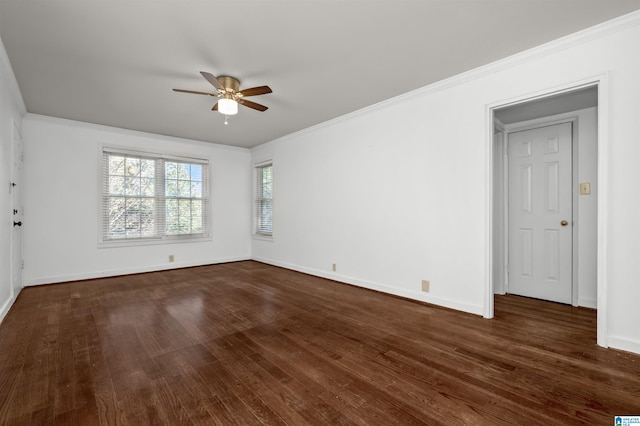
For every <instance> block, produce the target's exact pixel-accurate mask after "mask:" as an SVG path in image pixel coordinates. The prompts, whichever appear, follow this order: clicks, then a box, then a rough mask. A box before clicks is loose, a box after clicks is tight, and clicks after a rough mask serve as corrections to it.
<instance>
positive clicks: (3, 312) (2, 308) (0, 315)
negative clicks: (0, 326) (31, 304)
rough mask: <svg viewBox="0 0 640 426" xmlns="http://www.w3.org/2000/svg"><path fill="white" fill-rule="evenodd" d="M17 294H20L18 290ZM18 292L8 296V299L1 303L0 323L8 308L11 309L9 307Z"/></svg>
mask: <svg viewBox="0 0 640 426" xmlns="http://www.w3.org/2000/svg"><path fill="white" fill-rule="evenodd" d="M18 294H20V292H19V291H18ZM18 294H16V295H14V296H13V297H10V298H9V299H7V300H6V301H5V302H4V304H3V305H2V307H1V308H0V323H1V322H2V320H4V317H5V316H6V315H7V313H8V312H9V309H11V307H12V306H13V303H14V302H15V301H16V299H17V298H18Z"/></svg>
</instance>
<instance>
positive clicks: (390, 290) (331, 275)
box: [252, 256, 482, 315]
mask: <svg viewBox="0 0 640 426" xmlns="http://www.w3.org/2000/svg"><path fill="white" fill-rule="evenodd" d="M252 259H253V260H255V261H257V262H262V263H266V264H269V265H274V266H279V267H281V268H285V269H290V270H292V271H297V272H302V273H305V274H309V275H314V276H316V277H321V278H327V279H329V280H333V281H338V282H341V283H345V284H351V285H355V286H358V287H363V288H368V289H370V290H376V291H379V292H382V293H387V294H393V295H395V296H400V297H406V298H407V299H412V300H417V301H420V302H426V303H431V304H433V305H438V306H442V307H445V308H450V309H455V310H457V311H463V312H468V313H470V314H475V315H482V306H476V305H469V304H466V303H460V302H457V301H455V300H450V299H445V298H440V297H433V296H429V295H426V294H424V293H420V292H415V291H409V290H404V289H400V288H397V287H391V286H388V285H385V284H380V283H375V282H371V281H364V280H361V279H358V278H353V277H348V276H344V275H340V274H336V273H335V272H328V271H322V270H319V269H313V268H308V267H305V266H299V265H294V264H290V263H285V262H280V261H276V260H272V259H266V258H262V257H255V256H254V257H253V258H252Z"/></svg>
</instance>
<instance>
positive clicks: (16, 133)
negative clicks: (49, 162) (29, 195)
mask: <svg viewBox="0 0 640 426" xmlns="http://www.w3.org/2000/svg"><path fill="white" fill-rule="evenodd" d="M11 122H12V129H11V132H12V135H11V181H12V182H13V183H15V182H16V181H17V182H18V186H15V187H14V186H12V187H11V208H12V209H19V212H20V214H19V216H18V217H16V216H15V215H14V214H12V215H11V218H12V221H15V220H17V219H19V220H24V214H23V212H22V206H23V205H24V202H23V201H21V203H22V205H20V206H16V205H15V204H14V200H15V195H14V192H15V191H22V186H23V183H24V179H23V176H22V168H23V167H24V165H23V164H21V165H20V169H19V170H16V167H15V158H16V155H17V154H19V155H20V156H21V157H22V155H23V154H22V153H23V152H24V146H23V137H22V132H21V131H20V128H19V127H18V123H16V121H15V120H11ZM16 149H18V150H19V151H20V152H19V153H16ZM20 162H21V163H22V160H20ZM16 173H20V176H16ZM22 194H23V193H22ZM21 197H22V195H21ZM20 218H22V219H20ZM14 228H15V225H13V226H12V227H11V263H10V265H11V266H10V268H11V278H10V279H11V283H10V284H11V292H10V295H11V300H15V299H16V297H18V293H19V292H20V291H21V290H22V288H23V287H24V277H23V276H22V271H20V277H21V280H20V281H21V282H20V287H19V288H17V291H16V287H15V283H14V281H13V279H14V276H15V271H14V268H15V267H16V259H14V256H15V254H16V253H15V246H16V244H18V243H19V244H20V254H19V257H20V259H19V261H20V263H19V266H17V267H18V268H20V269H22V261H23V247H24V246H23V243H24V236H23V235H24V234H23V232H22V231H20V236H19V237H16V230H15V229H14ZM16 238H20V241H19V242H16Z"/></svg>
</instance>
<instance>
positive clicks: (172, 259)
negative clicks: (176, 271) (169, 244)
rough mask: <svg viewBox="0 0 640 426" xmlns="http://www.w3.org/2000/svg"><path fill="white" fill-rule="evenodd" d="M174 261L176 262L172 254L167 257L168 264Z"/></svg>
mask: <svg viewBox="0 0 640 426" xmlns="http://www.w3.org/2000/svg"><path fill="white" fill-rule="evenodd" d="M175 260H176V258H175V257H174V256H173V255H172V254H170V255H169V262H173V261H175Z"/></svg>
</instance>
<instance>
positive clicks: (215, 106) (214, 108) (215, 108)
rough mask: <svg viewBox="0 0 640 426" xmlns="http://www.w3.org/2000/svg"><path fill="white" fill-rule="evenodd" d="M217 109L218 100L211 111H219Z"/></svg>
mask: <svg viewBox="0 0 640 426" xmlns="http://www.w3.org/2000/svg"><path fill="white" fill-rule="evenodd" d="M217 110H218V103H217V102H216V104H215V105H214V106H213V108H211V111H217Z"/></svg>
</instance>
